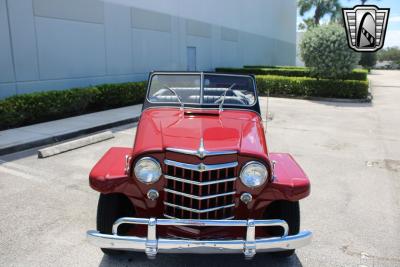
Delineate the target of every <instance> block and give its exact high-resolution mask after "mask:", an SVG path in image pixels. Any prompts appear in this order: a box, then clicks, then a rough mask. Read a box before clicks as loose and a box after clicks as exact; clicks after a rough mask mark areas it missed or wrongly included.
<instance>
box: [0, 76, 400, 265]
mask: <svg viewBox="0 0 400 267" xmlns="http://www.w3.org/2000/svg"><path fill="white" fill-rule="evenodd" d="M399 76H400V71H375V72H374V73H373V74H372V75H370V77H369V78H370V79H371V81H372V85H373V95H374V99H373V102H372V103H341V102H327V101H310V100H296V99H282V98H270V100H269V111H270V113H271V114H272V120H271V121H270V122H269V123H268V132H267V135H268V137H267V138H268V143H269V149H270V151H275V152H289V153H291V154H292V155H293V156H294V157H295V159H296V160H297V161H298V162H299V163H300V165H301V166H302V167H303V169H304V170H305V172H306V173H307V174H308V175H309V177H310V179H311V185H312V189H311V195H310V196H309V197H308V198H307V199H305V200H303V201H302V202H301V204H300V205H301V219H302V222H301V224H302V226H301V228H303V229H309V230H312V231H313V232H314V239H313V242H312V244H311V245H310V246H308V247H305V248H302V249H299V250H298V251H297V253H296V255H295V256H293V257H291V258H289V259H276V258H273V257H271V256H268V255H262V254H260V255H257V256H256V258H255V259H254V260H253V261H245V260H243V257H242V255H228V256H219V255H212V256H201V255H200V256H197V255H196V256H193V255H183V256H182V255H159V256H158V257H157V259H156V260H153V261H148V260H147V259H146V257H145V256H144V255H137V254H126V255H123V256H118V257H116V258H110V257H108V256H103V254H102V252H101V251H100V250H99V249H97V248H95V247H92V246H91V245H89V244H88V243H87V241H86V240H85V233H86V230H88V229H95V222H96V220H95V217H96V206H97V200H98V193H97V192H95V191H93V190H91V189H90V187H89V185H88V178H87V177H88V173H89V171H90V169H91V167H92V166H93V165H94V164H95V163H96V161H97V160H98V159H99V158H100V157H101V155H102V154H103V153H104V152H105V151H106V150H107V149H108V148H109V147H112V146H131V145H132V143H133V139H134V132H135V130H136V128H135V125H134V124H132V125H126V126H122V127H118V128H114V129H112V131H113V132H114V134H115V138H113V139H110V140H108V141H104V142H100V143H97V144H93V145H90V146H87V147H83V148H80V149H76V150H73V151H70V152H67V153H63V154H60V155H57V156H53V157H50V158H46V159H38V158H37V155H36V153H37V148H35V149H31V150H28V151H23V152H19V153H15V154H11V155H6V156H2V157H0V160H1V161H0V195H1V197H2V199H1V201H0V214H1V218H0V266H39V265H40V266H49V265H52V266H77V265H80V266H109V265H111V266H114V265H115V266H221V265H225V266H241V265H250V266H400V223H399V222H400V194H399V192H400V135H399V133H400V79H399V78H398V77H399ZM261 101H262V110H263V112H265V111H266V102H267V100H266V98H262V100H261Z"/></svg>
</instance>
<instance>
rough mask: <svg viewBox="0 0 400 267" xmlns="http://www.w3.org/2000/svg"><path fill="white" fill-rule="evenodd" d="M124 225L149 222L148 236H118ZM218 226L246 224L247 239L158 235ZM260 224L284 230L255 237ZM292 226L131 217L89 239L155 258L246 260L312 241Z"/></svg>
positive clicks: (275, 222)
mask: <svg viewBox="0 0 400 267" xmlns="http://www.w3.org/2000/svg"><path fill="white" fill-rule="evenodd" d="M121 224H140V225H147V238H146V237H136V236H119V235H117V230H118V227H119V226H120V225H121ZM157 225H168V226H216V227H228V226H229V227H232V226H238V227H246V229H247V231H246V239H245V240H243V239H242V240H241V239H232V240H195V239H165V238H157V235H156V226H157ZM257 226H264V227H268V226H280V227H282V228H283V229H284V234H283V236H282V237H270V238H260V239H256V238H255V229H256V227H257ZM288 231H289V227H288V225H287V223H286V222H285V221H283V220H186V219H156V218H150V219H146V218H130V217H124V218H120V219H119V220H117V221H116V222H115V223H114V225H113V229H112V233H113V234H111V235H110V234H101V233H99V232H98V231H94V230H91V231H88V232H87V239H88V241H89V242H90V243H91V244H93V245H95V246H97V247H101V248H110V249H118V250H130V251H144V252H145V253H146V255H147V256H148V257H149V258H151V259H153V258H155V256H156V255H157V253H193V254H225V253H243V254H244V256H245V258H246V259H251V258H253V257H254V255H255V254H256V252H274V251H284V250H290V249H296V248H300V247H303V246H305V245H308V244H309V243H310V242H311V237H312V233H311V232H310V231H301V232H300V233H298V234H296V235H288Z"/></svg>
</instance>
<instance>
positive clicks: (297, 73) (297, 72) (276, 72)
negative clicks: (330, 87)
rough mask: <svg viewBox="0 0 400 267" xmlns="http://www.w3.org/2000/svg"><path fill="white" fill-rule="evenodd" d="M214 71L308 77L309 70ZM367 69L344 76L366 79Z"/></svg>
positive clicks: (234, 69) (345, 77)
mask: <svg viewBox="0 0 400 267" xmlns="http://www.w3.org/2000/svg"><path fill="white" fill-rule="evenodd" d="M215 71H216V72H225V73H240V74H254V75H281V76H289V77H310V76H311V70H310V69H309V68H305V67H296V68H286V67H285V68H242V69H240V68H216V69H215ZM367 74H368V71H367V70H362V69H355V70H353V71H352V72H351V73H350V74H348V75H346V76H344V77H343V78H344V79H348V80H367Z"/></svg>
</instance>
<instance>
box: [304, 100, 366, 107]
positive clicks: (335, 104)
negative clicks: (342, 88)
mask: <svg viewBox="0 0 400 267" xmlns="http://www.w3.org/2000/svg"><path fill="white" fill-rule="evenodd" d="M309 101H310V102H312V103H316V104H320V105H325V106H333V107H344V108H369V107H372V105H373V103H372V102H373V101H371V102H340V101H337V102H336V101H323V100H309Z"/></svg>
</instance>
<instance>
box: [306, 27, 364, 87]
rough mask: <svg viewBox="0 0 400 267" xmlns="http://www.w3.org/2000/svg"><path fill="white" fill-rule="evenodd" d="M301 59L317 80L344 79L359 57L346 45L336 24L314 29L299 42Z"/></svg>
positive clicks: (341, 30) (342, 30) (344, 36)
mask: <svg viewBox="0 0 400 267" xmlns="http://www.w3.org/2000/svg"><path fill="white" fill-rule="evenodd" d="M300 52H301V57H302V59H303V61H304V63H305V65H306V66H307V67H310V68H311V75H312V76H314V77H317V78H331V79H344V78H345V77H347V75H349V74H350V73H351V71H352V70H353V69H354V67H355V66H356V64H357V63H358V61H359V59H360V57H359V55H358V54H357V53H356V52H354V51H353V50H351V49H350V48H349V47H348V45H347V39H346V33H345V31H344V29H343V27H342V26H339V25H337V24H330V25H323V26H318V27H314V28H312V29H309V30H308V31H307V32H305V34H304V36H303V38H302V39H301V42H300Z"/></svg>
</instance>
